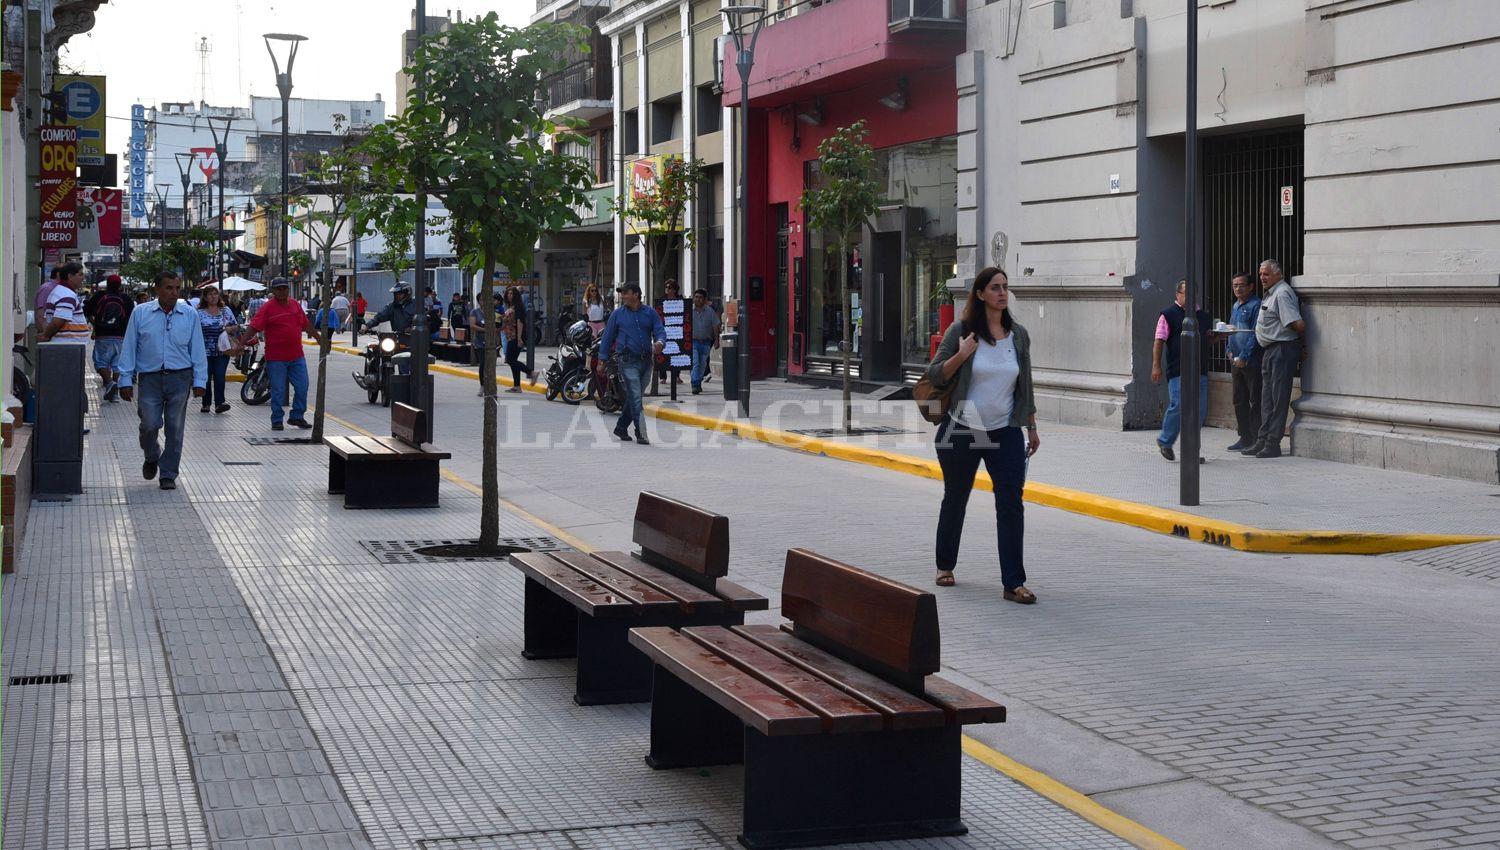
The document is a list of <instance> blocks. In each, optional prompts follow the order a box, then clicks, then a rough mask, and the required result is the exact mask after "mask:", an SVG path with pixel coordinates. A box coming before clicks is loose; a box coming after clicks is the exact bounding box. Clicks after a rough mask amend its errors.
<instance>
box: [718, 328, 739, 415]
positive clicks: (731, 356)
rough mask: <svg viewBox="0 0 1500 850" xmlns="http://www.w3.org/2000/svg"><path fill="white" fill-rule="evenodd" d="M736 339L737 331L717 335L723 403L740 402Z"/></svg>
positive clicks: (737, 336)
mask: <svg viewBox="0 0 1500 850" xmlns="http://www.w3.org/2000/svg"><path fill="white" fill-rule="evenodd" d="M738 338H739V332H738V331H725V332H723V333H721V334H719V352H720V359H719V377H720V378H722V379H723V381H724V400H725V401H739V400H740V358H739V356H738V355H739V350H738V349H737V348H735V341H736V340H737V339H738Z"/></svg>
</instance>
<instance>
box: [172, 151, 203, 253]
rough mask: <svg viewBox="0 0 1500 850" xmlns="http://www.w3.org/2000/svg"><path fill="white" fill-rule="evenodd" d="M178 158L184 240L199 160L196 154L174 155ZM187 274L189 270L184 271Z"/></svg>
mask: <svg viewBox="0 0 1500 850" xmlns="http://www.w3.org/2000/svg"><path fill="white" fill-rule="evenodd" d="M173 156H175V157H176V158H177V176H178V178H179V179H181V181H182V238H184V239H186V238H187V232H188V203H187V202H188V187H189V186H191V185H192V183H193V160H195V159H197V158H198V155H197V154H196V153H192V152H188V153H178V154H173ZM182 271H183V274H187V269H183V270H182Z"/></svg>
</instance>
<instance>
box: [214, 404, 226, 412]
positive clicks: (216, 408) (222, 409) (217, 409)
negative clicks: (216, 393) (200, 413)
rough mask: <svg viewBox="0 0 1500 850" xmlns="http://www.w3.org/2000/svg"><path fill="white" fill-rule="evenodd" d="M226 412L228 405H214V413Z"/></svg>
mask: <svg viewBox="0 0 1500 850" xmlns="http://www.w3.org/2000/svg"><path fill="white" fill-rule="evenodd" d="M227 412H229V405H228V404H216V405H214V413H227Z"/></svg>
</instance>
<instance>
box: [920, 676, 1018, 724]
mask: <svg viewBox="0 0 1500 850" xmlns="http://www.w3.org/2000/svg"><path fill="white" fill-rule="evenodd" d="M925 693H926V696H927V699H928V700H930V701H931V702H933V703H935V704H936V705H937V706H938V707H940V708H942V709H943V711H944V713H946V714H947V715H948V722H949V723H958V724H962V725H968V724H970V723H1004V722H1005V706H1003V705H1001V704H1000V703H998V702H995V701H994V700H991V699H985V698H984V697H982V696H980V695H979V694H976V693H974V692H973V691H971V690H969V689H968V688H964V687H961V686H959V685H955V684H953V683H952V682H950V681H948V680H947V679H940V678H938V677H937V676H928V677H927V681H926V683H925Z"/></svg>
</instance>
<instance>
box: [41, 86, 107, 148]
mask: <svg viewBox="0 0 1500 850" xmlns="http://www.w3.org/2000/svg"><path fill="white" fill-rule="evenodd" d="M52 90H53V91H55V92H57V93H59V94H61V95H62V96H63V108H64V109H65V110H66V112H67V115H66V117H65V118H64V119H63V122H64V123H66V124H68V125H71V126H73V127H77V128H78V163H79V164H80V165H103V164H104V133H105V121H104V78H103V77H93V76H88V77H86V76H79V75H68V74H61V75H58V76H56V77H54V78H53V82H52Z"/></svg>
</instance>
